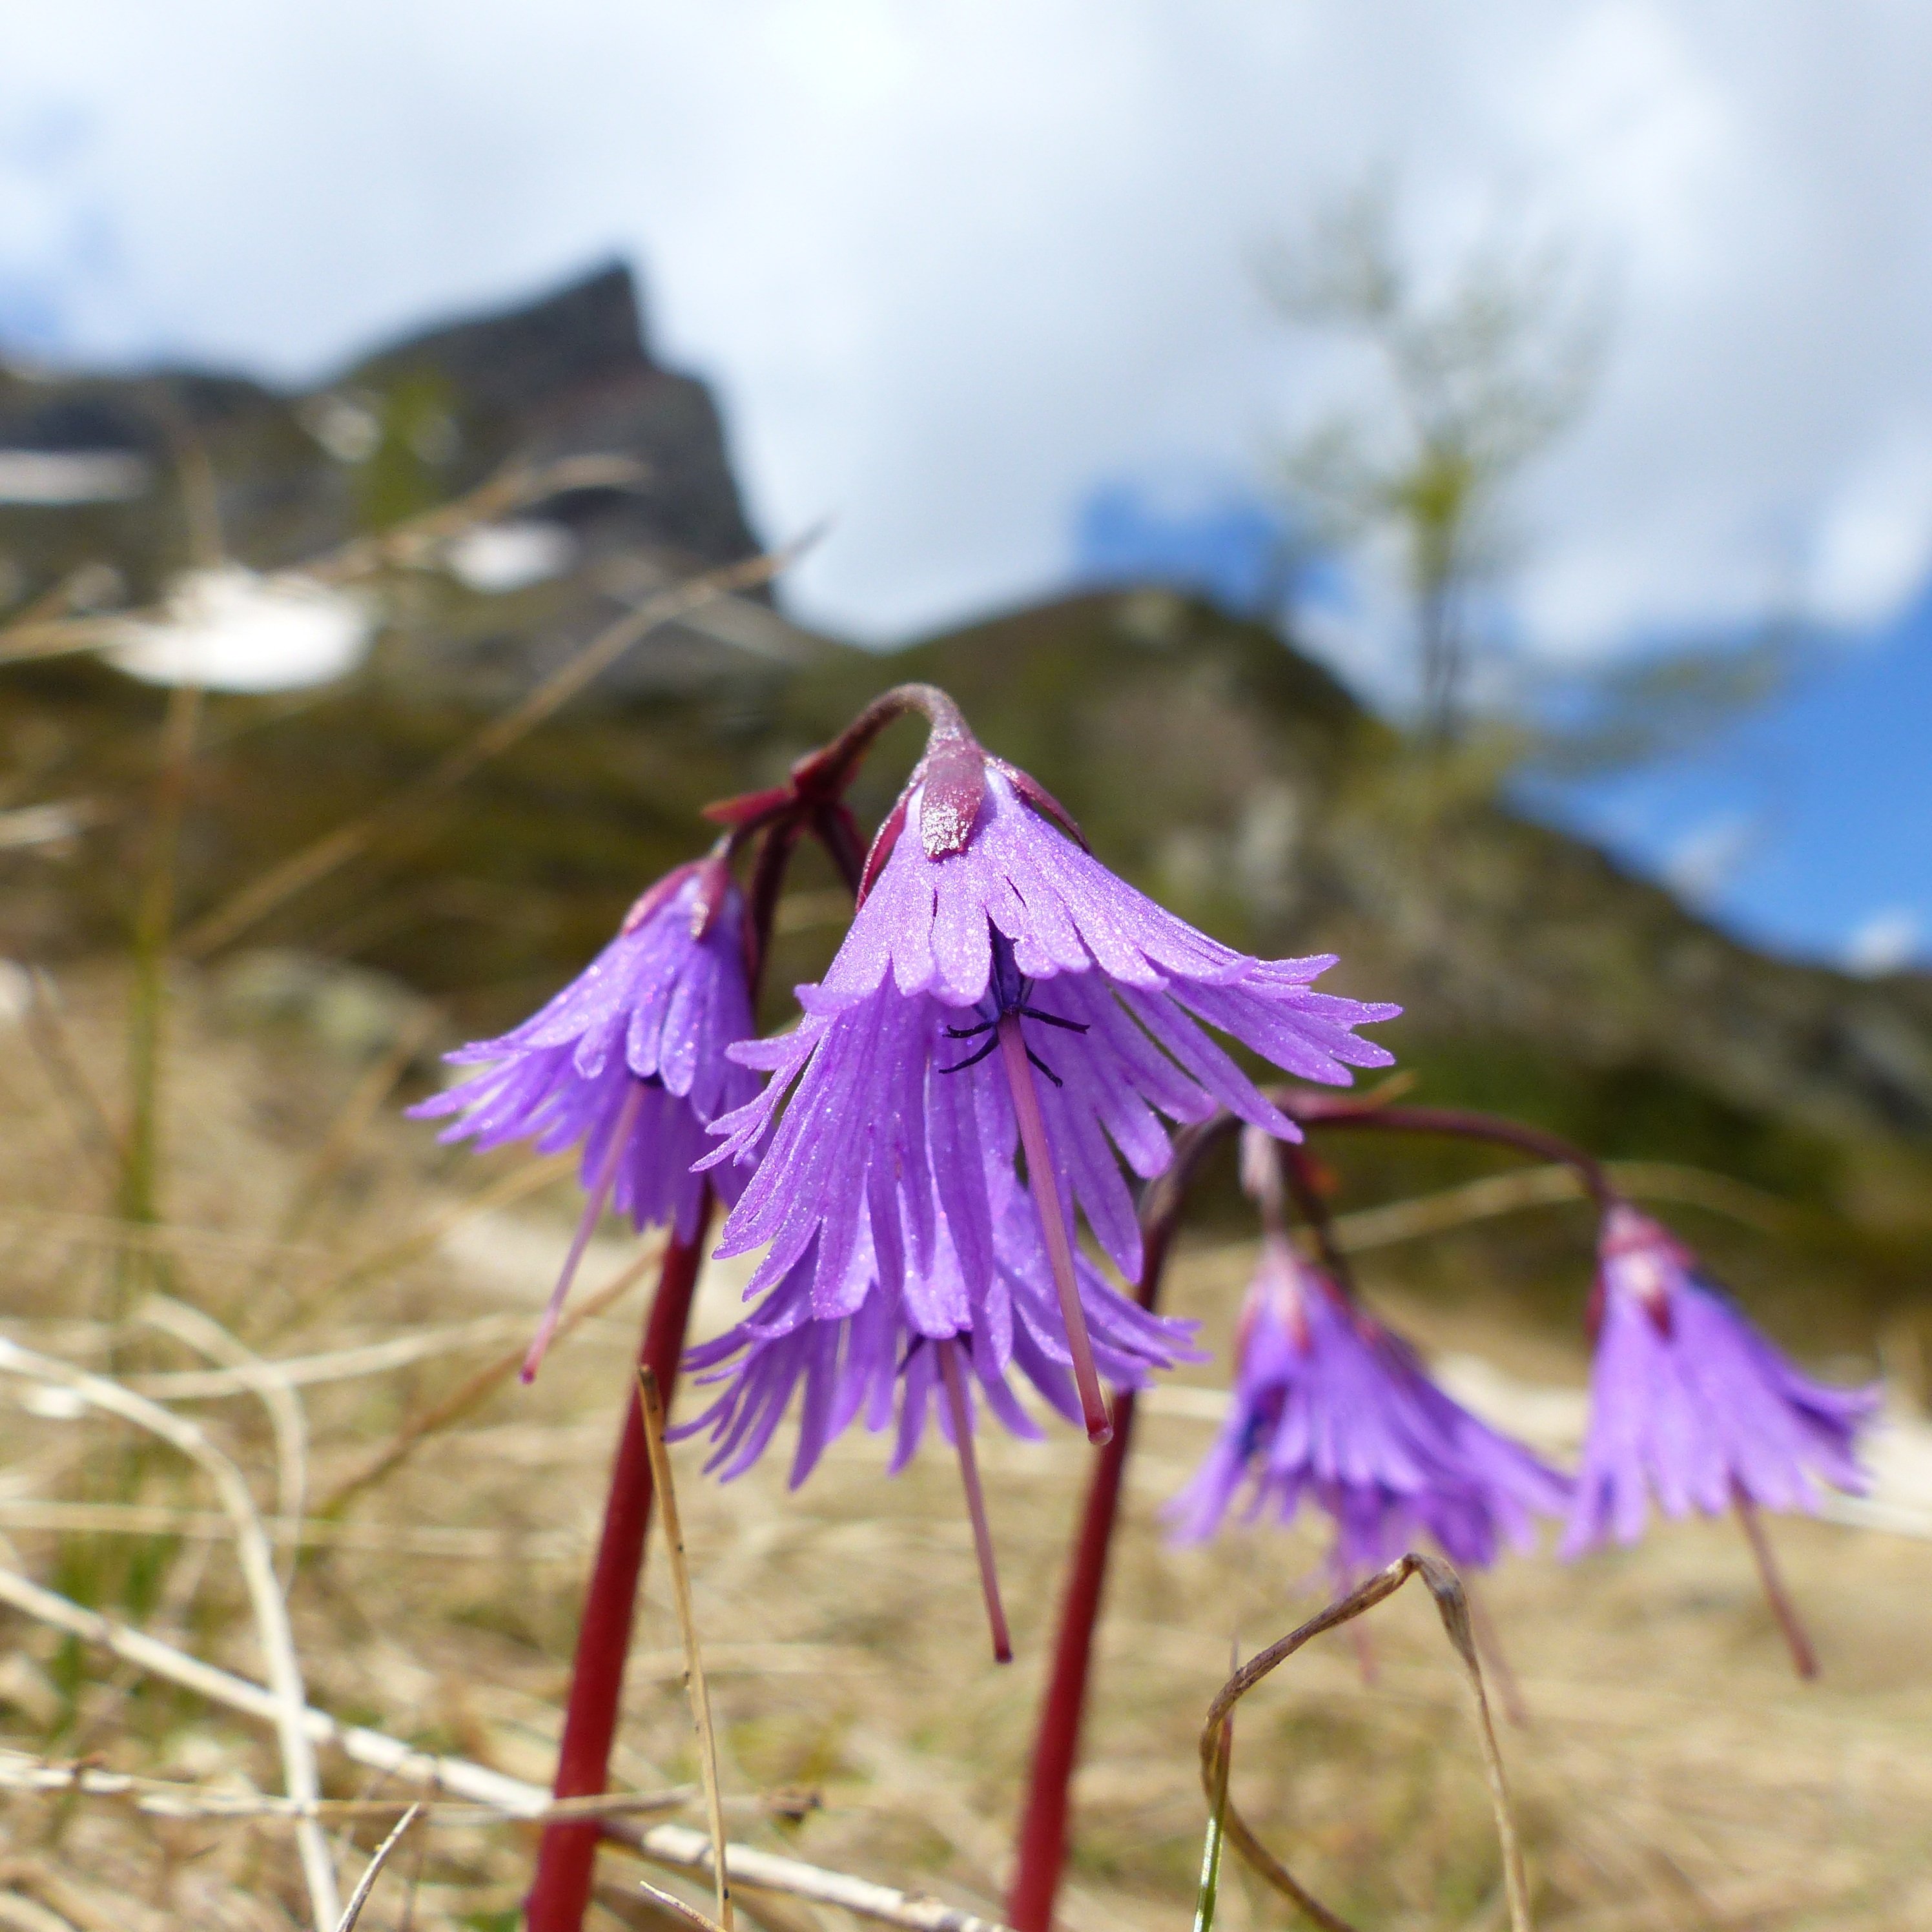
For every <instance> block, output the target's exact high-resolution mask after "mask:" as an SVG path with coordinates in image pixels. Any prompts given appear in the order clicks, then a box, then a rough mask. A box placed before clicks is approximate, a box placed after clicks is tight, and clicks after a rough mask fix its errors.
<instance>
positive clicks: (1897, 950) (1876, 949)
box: [1844, 906, 1925, 979]
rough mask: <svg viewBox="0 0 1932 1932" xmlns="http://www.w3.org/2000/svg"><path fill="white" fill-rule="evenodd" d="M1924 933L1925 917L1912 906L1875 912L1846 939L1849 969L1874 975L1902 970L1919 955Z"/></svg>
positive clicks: (1865, 974) (1845, 953)
mask: <svg viewBox="0 0 1932 1932" xmlns="http://www.w3.org/2000/svg"><path fill="white" fill-rule="evenodd" d="M1924 935H1925V922H1924V919H1923V918H1921V916H1920V915H1919V914H1918V913H1916V912H1915V911H1914V910H1912V908H1911V907H1909V906H1891V907H1888V908H1887V909H1886V910H1884V911H1883V912H1876V913H1873V914H1872V916H1871V917H1870V918H1869V919H1867V920H1866V921H1865V922H1864V924H1863V925H1861V926H1859V927H1858V928H1857V929H1855V931H1854V932H1852V936H1851V937H1850V938H1849V939H1848V940H1846V942H1845V951H1844V963H1845V971H1846V972H1848V973H1858V974H1863V975H1864V976H1865V977H1867V978H1870V979H1876V978H1877V977H1879V976H1880V975H1881V974H1886V973H1897V972H1899V971H1902V970H1903V968H1906V967H1907V966H1909V965H1911V964H1912V961H1913V959H1915V958H1916V957H1917V956H1918V950H1919V947H1920V944H1921V941H1923V939H1924Z"/></svg>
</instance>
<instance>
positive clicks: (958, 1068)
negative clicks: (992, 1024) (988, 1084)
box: [940, 1033, 1059, 1086]
mask: <svg viewBox="0 0 1932 1932" xmlns="http://www.w3.org/2000/svg"><path fill="white" fill-rule="evenodd" d="M999 1043H1000V1036H999V1035H998V1034H997V1033H995V1034H994V1036H993V1037H992V1039H991V1040H989V1041H987V1043H986V1045H985V1046H983V1047H982V1048H980V1050H979V1052H977V1053H969V1054H968V1055H967V1056H966V1058H965V1059H964V1060H956V1061H954V1062H953V1064H952V1065H951V1066H950V1067H941V1069H940V1072H941V1073H965V1071H966V1070H967V1068H968V1067H977V1066H978V1065H979V1064H980V1061H983V1060H984V1059H985V1058H986V1056H987V1055H988V1054H989V1053H991V1052H992V1050H993V1049H994V1048H995V1047H996V1046H998V1045H999ZM1058 1084H1059V1083H1058V1082H1057V1081H1056V1082H1055V1085H1056V1086H1057V1085H1058Z"/></svg>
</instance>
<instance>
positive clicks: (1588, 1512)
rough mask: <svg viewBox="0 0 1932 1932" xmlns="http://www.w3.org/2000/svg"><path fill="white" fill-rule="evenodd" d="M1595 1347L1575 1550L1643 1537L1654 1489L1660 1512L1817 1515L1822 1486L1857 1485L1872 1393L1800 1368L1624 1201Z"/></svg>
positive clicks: (1606, 1232)
mask: <svg viewBox="0 0 1932 1932" xmlns="http://www.w3.org/2000/svg"><path fill="white" fill-rule="evenodd" d="M1592 1313H1593V1318H1594V1319H1595V1323H1596V1325H1597V1331H1598V1333H1597V1349H1596V1358H1595V1364H1594V1366H1593V1367H1592V1371H1591V1379H1590V1429H1589V1436H1588V1438H1587V1439H1586V1442H1585V1444H1584V1448H1583V1469H1582V1470H1581V1472H1580V1474H1579V1475H1578V1478H1577V1502H1576V1508H1575V1511H1574V1514H1572V1516H1571V1520H1570V1526H1569V1529H1568V1531H1567V1532H1565V1536H1564V1538H1563V1546H1562V1547H1563V1553H1564V1554H1565V1556H1576V1555H1578V1554H1580V1553H1581V1552H1583V1551H1584V1550H1589V1549H1592V1548H1595V1547H1597V1546H1598V1545H1599V1544H1602V1543H1603V1542H1604V1541H1605V1540H1606V1539H1607V1538H1609V1537H1610V1536H1613V1535H1614V1536H1615V1537H1616V1539H1617V1540H1618V1541H1619V1542H1621V1543H1634V1542H1635V1541H1637V1538H1639V1537H1640V1535H1643V1526H1644V1521H1645V1518H1646V1516H1647V1515H1648V1514H1649V1496H1650V1495H1651V1494H1652V1493H1653V1492H1654V1493H1655V1496H1656V1498H1657V1501H1658V1505H1660V1507H1661V1508H1662V1509H1663V1511H1664V1514H1666V1515H1667V1516H1671V1517H1683V1516H1688V1514H1690V1513H1691V1511H1693V1510H1700V1511H1703V1513H1704V1514H1706V1515H1707V1516H1716V1515H1719V1514H1722V1513H1723V1512H1724V1511H1727V1510H1729V1509H1731V1508H1735V1507H1737V1506H1739V1505H1740V1504H1743V1505H1754V1504H1755V1505H1762V1506H1763V1508H1766V1509H1773V1510H1803V1511H1810V1512H1812V1513H1814V1514H1815V1513H1816V1511H1817V1508H1818V1507H1819V1504H1820V1489H1819V1485H1820V1484H1821V1483H1823V1484H1829V1485H1830V1486H1831V1487H1833V1488H1835V1489H1839V1490H1849V1491H1850V1492H1852V1493H1854V1494H1856V1493H1860V1492H1861V1491H1862V1490H1864V1487H1865V1478H1864V1472H1863V1471H1862V1470H1861V1469H1860V1467H1859V1466H1858V1454H1857V1442H1858V1433H1859V1431H1860V1430H1861V1429H1862V1428H1863V1427H1864V1426H1865V1425H1866V1424H1867V1423H1869V1422H1870V1420H1871V1419H1872V1418H1873V1415H1876V1412H1877V1410H1878V1407H1879V1391H1878V1390H1877V1389H1876V1388H1851V1389H1841V1388H1829V1387H1827V1386H1826V1385H1825V1384H1824V1383H1823V1382H1813V1381H1812V1380H1811V1379H1809V1378H1808V1376H1804V1375H1801V1374H1800V1373H1799V1371H1798V1370H1796V1368H1794V1367H1793V1366H1792V1364H1790V1362H1788V1361H1786V1360H1785V1358H1784V1356H1783V1355H1780V1354H1779V1353H1778V1350H1777V1349H1775V1348H1773V1347H1772V1345H1771V1343H1769V1342H1768V1341H1767V1340H1766V1339H1765V1337H1763V1335H1761V1334H1759V1332H1758V1331H1757V1329H1755V1328H1753V1327H1752V1326H1751V1324H1750V1323H1749V1322H1748V1321H1746V1320H1745V1318H1744V1316H1742V1314H1741V1313H1739V1311H1738V1310H1737V1309H1736V1307H1734V1306H1733V1304H1732V1303H1731V1301H1730V1299H1729V1298H1728V1297H1727V1296H1725V1295H1723V1294H1722V1293H1721V1292H1719V1291H1718V1289H1716V1288H1715V1287H1714V1286H1712V1284H1711V1283H1709V1281H1707V1280H1704V1279H1703V1277H1701V1276H1700V1274H1699V1272H1698V1269H1697V1262H1696V1260H1695V1259H1694V1257H1693V1256H1691V1254H1690V1253H1688V1250H1685V1248H1683V1247H1681V1246H1679V1244H1678V1243H1677V1242H1676V1241H1673V1239H1672V1238H1671V1237H1670V1235H1668V1234H1667V1233H1666V1232H1664V1229H1662V1228H1661V1227H1659V1226H1658V1224H1657V1223H1655V1221H1653V1220H1651V1219H1650V1218H1649V1217H1648V1216H1647V1215H1644V1214H1639V1213H1638V1212H1637V1210H1636V1209H1635V1208H1631V1207H1629V1206H1628V1205H1625V1204H1624V1203H1622V1202H1619V1203H1618V1204H1617V1205H1616V1206H1614V1207H1613V1208H1611V1209H1610V1212H1609V1213H1608V1214H1606V1215H1605V1216H1604V1226H1603V1231H1602V1233H1601V1237H1600V1238H1599V1241H1598V1274H1597V1292H1596V1297H1595V1307H1594V1309H1593V1311H1592Z"/></svg>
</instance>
